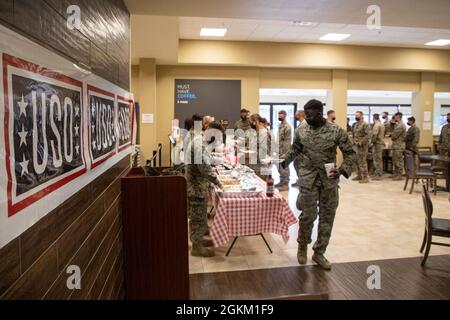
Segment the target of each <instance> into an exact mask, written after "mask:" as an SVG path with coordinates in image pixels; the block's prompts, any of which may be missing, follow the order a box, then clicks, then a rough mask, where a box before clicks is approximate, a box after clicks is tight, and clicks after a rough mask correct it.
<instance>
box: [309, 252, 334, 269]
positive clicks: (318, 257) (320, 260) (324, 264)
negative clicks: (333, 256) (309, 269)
mask: <svg viewBox="0 0 450 320" xmlns="http://www.w3.org/2000/svg"><path fill="white" fill-rule="evenodd" d="M312 259H313V261H314V262H315V263H317V264H318V265H319V267H321V268H322V269H324V270H331V263H330V262H329V261H328V260H327V258H325V256H324V255H323V254H320V253H314V254H313V256H312Z"/></svg>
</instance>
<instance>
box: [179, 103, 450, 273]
mask: <svg viewBox="0 0 450 320" xmlns="http://www.w3.org/2000/svg"><path fill="white" fill-rule="evenodd" d="M240 116H241V118H240V120H239V121H237V122H236V123H235V125H234V129H236V130H241V131H244V132H245V131H247V130H250V129H253V130H255V131H256V132H258V140H257V142H258V143H257V148H260V145H264V146H265V149H264V151H263V152H262V153H263V154H264V155H263V157H265V156H272V155H273V152H272V150H271V146H272V145H273V143H272V134H271V132H270V125H269V124H268V123H267V120H265V119H264V118H262V117H261V116H260V115H259V114H253V115H250V112H249V111H248V110H246V109H242V110H241V112H240ZM326 116H327V117H326V118H325V117H324V106H323V103H322V102H320V101H318V100H315V99H313V100H310V101H309V102H307V103H306V104H305V106H304V110H303V111H297V112H296V114H295V119H296V121H298V123H299V125H298V126H297V128H296V129H295V132H294V141H293V143H291V139H292V126H291V125H290V124H289V122H288V121H287V119H286V118H287V113H286V112H285V111H283V110H282V111H280V112H279V113H278V120H279V122H280V124H279V128H278V134H277V139H276V145H277V148H276V150H277V153H278V157H279V158H281V159H283V160H282V162H281V163H280V164H279V166H278V169H279V173H280V182H279V184H278V185H277V188H279V189H281V190H286V189H288V188H289V176H290V175H289V164H290V163H293V165H294V168H295V170H296V172H297V175H298V180H297V182H295V183H294V184H293V186H297V187H298V188H299V191H300V192H299V195H298V199H297V203H296V205H297V208H298V209H299V210H300V211H301V214H300V217H299V233H298V238H297V242H298V251H297V259H298V262H299V264H305V263H306V262H307V248H308V245H309V244H310V243H311V242H312V238H311V234H312V229H313V225H314V221H315V220H316V219H317V217H319V224H318V233H317V240H316V242H315V244H314V246H313V250H314V255H313V256H312V260H313V261H314V262H315V263H317V264H318V265H319V266H320V267H322V268H323V269H325V270H330V269H331V263H330V262H329V261H328V260H327V259H326V257H325V255H324V254H325V251H326V248H327V246H328V243H329V240H330V237H331V231H332V228H333V222H334V217H335V214H336V209H337V207H338V203H339V193H338V183H339V178H340V176H344V177H345V178H350V176H351V175H352V173H353V171H354V167H355V166H356V168H357V170H356V171H357V175H356V177H355V178H354V180H357V181H359V182H360V183H367V182H368V181H369V179H368V169H367V157H368V153H369V148H371V150H372V154H373V161H374V174H373V177H372V179H374V180H380V179H381V176H382V173H383V168H382V153H383V149H384V148H385V142H384V138H385V137H391V139H392V146H391V149H392V157H393V170H394V176H393V179H394V180H401V179H403V177H402V175H403V170H404V164H403V152H404V150H411V151H414V152H417V146H418V143H419V139H420V129H419V128H418V127H417V126H416V123H415V122H416V121H415V118H414V117H409V118H408V119H407V120H408V125H409V129H408V130H406V125H405V123H404V122H403V120H402V117H403V115H402V113H400V112H398V113H396V114H395V115H394V116H393V117H392V119H389V114H388V113H387V112H383V113H382V115H381V118H382V120H383V122H381V119H380V115H379V114H374V115H373V124H372V125H370V124H368V123H367V122H366V121H365V120H364V114H363V113H362V112H356V114H355V118H356V122H355V124H354V125H353V126H349V125H348V126H347V130H345V129H343V128H341V127H340V126H338V125H337V124H335V123H334V122H335V120H336V116H335V113H334V112H333V111H332V110H331V111H328V112H327V115H326ZM194 122H198V123H201V127H202V128H201V129H202V130H207V129H212V128H214V129H219V130H221V132H223V133H224V132H225V129H226V128H224V126H223V123H219V122H214V121H213V118H211V117H209V116H199V115H194V116H193V117H192V119H188V120H187V121H186V122H185V128H186V129H188V130H190V131H189V133H190V136H191V139H190V142H189V145H188V147H187V149H186V152H185V154H187V155H190V156H191V157H192V158H193V157H194V153H195V152H198V150H195V149H196V148H194V146H195V145H197V146H201V148H200V153H201V154H202V159H203V161H202V162H201V163H194V162H188V163H187V165H186V177H187V181H188V201H189V217H190V222H189V225H190V239H191V241H192V250H191V255H193V256H201V257H211V256H213V255H214V248H213V243H212V241H211V238H210V237H209V230H208V218H207V217H208V212H207V207H208V189H209V187H210V185H211V184H215V185H217V186H219V187H221V185H220V181H219V180H218V179H217V177H216V175H215V174H214V171H213V170H212V168H211V164H212V160H211V156H210V154H209V151H208V150H209V149H208V148H207V146H208V145H209V144H211V143H212V141H213V139H206V140H205V139H204V137H202V135H195V134H194ZM447 122H448V124H446V125H445V126H444V127H443V129H442V132H441V137H440V151H441V154H444V153H445V154H446V155H448V153H449V152H450V114H448V115H447ZM347 131H351V134H349V133H348V132H347ZM263 139H266V141H264V142H265V143H261V142H262V140H263ZM337 148H339V149H340V150H341V152H342V155H343V161H342V163H341V164H340V166H339V167H337V165H336V163H337V162H336V151H337ZM197 149H198V148H197ZM258 151H260V150H258ZM244 160H245V158H244ZM260 160H261V153H260V152H258V161H257V163H256V164H255V163H250V164H248V166H249V167H251V168H253V169H254V171H255V173H256V174H257V175H259V176H260V177H261V178H265V177H266V175H268V174H270V171H271V168H270V166H269V167H268V165H267V163H262V162H261V161H260ZM244 162H245V161H244ZM245 164H247V163H245ZM328 164H335V167H334V168H333V169H331V170H330V171H328V172H327V170H326V165H328ZM263 169H264V170H263Z"/></svg>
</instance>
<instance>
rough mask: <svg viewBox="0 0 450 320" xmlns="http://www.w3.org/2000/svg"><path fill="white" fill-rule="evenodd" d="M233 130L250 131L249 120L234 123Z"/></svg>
mask: <svg viewBox="0 0 450 320" xmlns="http://www.w3.org/2000/svg"><path fill="white" fill-rule="evenodd" d="M234 129H242V130H244V131H247V130H248V129H250V120H245V121H244V120H242V119H240V120H238V121H236V123H235V124H234Z"/></svg>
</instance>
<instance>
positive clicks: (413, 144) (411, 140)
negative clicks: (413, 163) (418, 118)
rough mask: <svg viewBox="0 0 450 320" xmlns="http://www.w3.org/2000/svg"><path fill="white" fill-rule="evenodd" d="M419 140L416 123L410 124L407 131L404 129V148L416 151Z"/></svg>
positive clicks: (418, 130)
mask: <svg viewBox="0 0 450 320" xmlns="http://www.w3.org/2000/svg"><path fill="white" fill-rule="evenodd" d="M419 140H420V129H419V128H418V127H417V126H416V125H414V126H411V127H410V128H409V129H408V131H406V137H405V144H406V149H407V150H412V151H416V152H417V146H418V145H419Z"/></svg>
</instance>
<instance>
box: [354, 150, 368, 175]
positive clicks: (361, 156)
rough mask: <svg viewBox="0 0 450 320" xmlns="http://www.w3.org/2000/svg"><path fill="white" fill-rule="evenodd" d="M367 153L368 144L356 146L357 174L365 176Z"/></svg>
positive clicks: (366, 172)
mask: <svg viewBox="0 0 450 320" xmlns="http://www.w3.org/2000/svg"><path fill="white" fill-rule="evenodd" d="M368 153H369V147H368V146H358V147H357V148H356V163H357V165H358V176H360V177H363V178H367V176H368V175H369V170H368V168H367V154H368Z"/></svg>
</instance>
